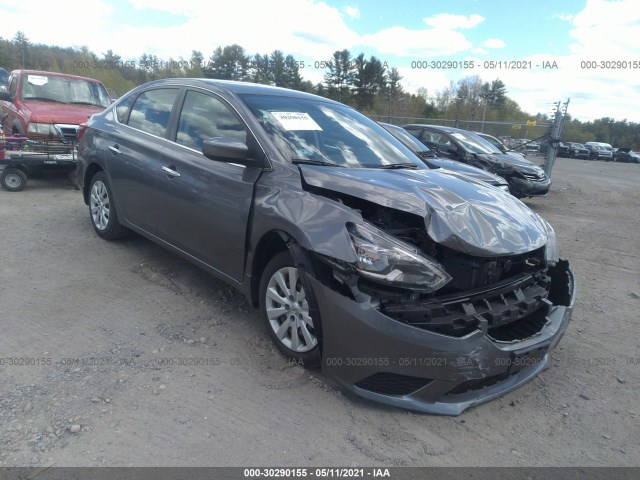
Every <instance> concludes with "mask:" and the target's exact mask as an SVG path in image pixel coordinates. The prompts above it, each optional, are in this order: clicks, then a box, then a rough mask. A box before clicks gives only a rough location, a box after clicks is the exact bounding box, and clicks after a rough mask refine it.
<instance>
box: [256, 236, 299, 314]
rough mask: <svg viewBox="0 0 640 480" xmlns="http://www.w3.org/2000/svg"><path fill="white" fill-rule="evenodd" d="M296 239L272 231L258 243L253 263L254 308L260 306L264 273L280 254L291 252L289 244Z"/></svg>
mask: <svg viewBox="0 0 640 480" xmlns="http://www.w3.org/2000/svg"><path fill="white" fill-rule="evenodd" d="M291 241H294V242H295V239H294V238H293V237H292V236H291V235H289V234H288V233H287V232H284V231H282V230H271V231H269V232H266V233H265V234H264V235H263V236H262V238H260V240H259V241H258V243H257V245H256V248H255V250H254V254H253V258H252V262H251V291H250V296H251V304H252V305H253V306H254V307H257V306H258V305H259V298H258V295H259V290H260V279H261V278H262V272H264V268H265V267H266V266H267V263H269V260H271V259H272V258H273V257H275V256H276V255H277V254H278V253H280V252H285V251H288V250H289V243H290V242H291Z"/></svg>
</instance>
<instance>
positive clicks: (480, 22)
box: [0, 0, 640, 122]
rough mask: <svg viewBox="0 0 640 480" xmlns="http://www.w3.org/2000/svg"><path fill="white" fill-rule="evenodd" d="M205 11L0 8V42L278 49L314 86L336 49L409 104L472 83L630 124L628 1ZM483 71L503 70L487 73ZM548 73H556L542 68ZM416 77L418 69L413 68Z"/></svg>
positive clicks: (582, 115) (258, 6) (121, 4)
mask: <svg viewBox="0 0 640 480" xmlns="http://www.w3.org/2000/svg"><path fill="white" fill-rule="evenodd" d="M45 5H46V6H45ZM204 5H205V4H204V3H203V2H201V1H195V0H116V1H110V2H108V1H103V0H82V1H75V0H57V1H56V2H54V3H52V4H47V3H43V2H42V1H41V0H20V1H15V0H0V19H1V20H0V35H1V36H2V37H4V38H13V36H14V35H15V33H16V31H18V30H22V31H23V32H24V33H25V34H26V35H27V37H28V38H29V39H30V40H31V41H32V42H33V43H44V44H49V45H58V46H64V47H66V46H83V45H86V46H88V47H89V49H91V50H92V51H94V52H95V53H97V54H101V53H104V52H106V51H107V50H112V51H114V52H115V53H117V54H119V55H120V56H122V57H123V59H137V58H139V57H140V55H141V54H142V53H143V52H146V53H150V54H155V55H157V56H158V57H160V58H161V59H168V58H169V57H170V56H171V57H173V58H174V59H178V58H180V57H182V58H185V59H188V58H189V57H190V55H191V51H192V50H200V51H201V52H203V54H204V55H205V58H208V57H209V56H210V55H211V53H212V52H213V50H214V49H215V48H216V47H217V46H224V45H230V44H233V43H237V44H239V45H241V46H242V47H244V48H245V50H246V51H247V53H249V54H251V55H253V54H255V53H260V54H264V53H270V52H271V51H273V50H276V49H279V50H282V51H283V52H284V53H285V54H291V55H293V56H294V57H295V58H296V60H299V61H303V62H304V63H305V68H304V69H303V70H302V71H301V74H302V76H303V77H304V78H305V79H307V80H311V81H312V82H314V83H316V82H319V81H322V78H323V74H324V70H322V69H320V68H318V69H316V68H315V66H316V62H319V61H321V60H327V59H328V58H330V57H331V55H332V53H333V52H334V51H336V50H342V49H345V48H346V49H348V50H349V51H350V52H351V53H352V55H353V56H356V55H358V54H359V53H361V52H362V53H364V54H365V55H366V57H367V58H368V57H369V56H370V55H375V56H376V57H378V58H379V59H380V60H381V61H383V62H387V64H388V66H389V67H393V66H395V67H397V68H398V69H399V70H400V73H401V74H402V76H403V81H402V83H403V85H404V87H405V88H406V89H407V90H409V91H412V92H415V91H416V90H417V89H418V88H420V87H423V88H426V89H427V90H428V92H429V94H430V95H433V94H435V93H436V91H438V90H440V89H442V88H443V87H445V86H447V85H448V84H449V82H450V81H456V80H458V79H460V78H462V77H465V76H469V75H479V76H480V77H481V78H482V79H483V80H487V81H490V80H494V79H496V78H500V79H501V80H502V81H503V82H504V83H505V84H506V86H507V90H508V95H509V96H510V97H511V98H513V99H514V100H516V101H517V102H518V103H519V104H520V106H521V107H522V108H523V109H524V110H526V111H528V112H531V113H536V112H542V113H545V112H548V111H549V109H550V104H551V103H552V102H555V101H557V100H562V101H565V100H566V99H567V98H569V97H570V98H571V103H570V105H569V113H571V114H572V116H573V117H574V118H579V119H580V120H583V121H585V120H592V119H594V118H600V117H604V116H608V117H613V118H615V119H618V120H622V119H627V120H629V121H634V122H640V109H639V108H638V102H637V100H638V97H639V96H640V95H639V94H640V41H639V40H638V39H640V2H639V1H638V0H565V1H562V2H558V1H552V0H537V1H535V2H514V1H512V0H505V1H502V0H495V1H489V0H449V1H447V2H442V1H438V2H436V1H431V2H429V1H424V0H422V1H413V0H399V1H388V0H385V1H378V0H372V1H365V0H354V1H341V0H325V1H316V0H282V1H270V2H268V1H263V2H259V1H255V2H254V1H248V0H233V1H231V2H224V3H222V2H220V3H219V4H218V5H220V7H218V8H216V7H215V6H214V5H216V3H214V2H211V3H210V6H208V7H204ZM464 60H467V61H469V60H473V61H474V68H473V69H466V70H465V69H463V68H460V67H459V68H455V64H453V65H452V64H449V65H448V66H451V67H454V68H449V69H446V68H444V69H443V68H440V69H438V68H435V69H434V68H430V67H431V66H432V64H431V63H416V62H432V61H433V62H442V61H459V62H460V61H464ZM486 61H502V62H503V63H502V66H501V67H499V66H498V65H496V66H495V68H490V66H489V64H488V63H486V64H485V62H486ZM511 61H524V62H527V63H525V65H526V66H527V67H528V66H529V63H528V62H531V63H530V65H531V68H527V69H524V70H513V69H509V68H506V66H507V65H506V62H511ZM585 61H593V62H611V61H618V62H619V63H618V64H617V65H616V64H615V63H614V64H613V66H618V67H624V64H623V63H620V61H621V62H625V61H626V62H628V65H627V68H611V64H608V63H605V64H604V65H602V67H603V68H597V69H587V68H584V67H585V66H586V65H582V64H581V63H582V62H585ZM634 61H635V62H636V68H635V69H633V68H632V66H633V62H634ZM554 62H555V65H557V68H543V67H544V66H545V65H549V66H552V67H553V65H554ZM444 65H445V66H447V64H446V63H445V64H444ZM318 66H319V64H318ZM418 66H429V68H412V67H418ZM435 66H436V67H437V66H438V64H437V63H436V64H435ZM440 66H442V63H440ZM598 66H600V65H598ZM607 67H609V68H607Z"/></svg>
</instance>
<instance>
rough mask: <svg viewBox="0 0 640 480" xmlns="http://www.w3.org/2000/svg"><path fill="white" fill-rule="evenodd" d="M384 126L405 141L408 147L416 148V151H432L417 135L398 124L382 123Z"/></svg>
mask: <svg viewBox="0 0 640 480" xmlns="http://www.w3.org/2000/svg"><path fill="white" fill-rule="evenodd" d="M381 125H382V127H383V128H384V129H385V130H387V131H388V132H389V133H391V135H393V136H394V137H396V138H397V139H398V140H400V141H401V142H402V143H404V144H405V145H406V146H407V147H409V148H411V149H413V150H415V151H416V152H430V150H429V147H427V146H426V145H425V144H424V143H422V142H421V141H420V140H418V139H417V138H416V137H414V136H413V135H411V134H410V133H409V132H407V131H406V130H405V129H404V128H402V127H398V126H396V125H391V124H388V123H385V124H381Z"/></svg>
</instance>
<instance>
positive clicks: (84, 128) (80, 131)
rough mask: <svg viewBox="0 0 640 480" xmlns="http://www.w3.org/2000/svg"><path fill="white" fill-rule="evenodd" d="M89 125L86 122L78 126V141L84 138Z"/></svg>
mask: <svg viewBox="0 0 640 480" xmlns="http://www.w3.org/2000/svg"><path fill="white" fill-rule="evenodd" d="M88 126H89V125H87V124H86V123H81V124H80V126H79V127H78V141H80V140H82V136H83V135H84V132H86V131H87V127H88Z"/></svg>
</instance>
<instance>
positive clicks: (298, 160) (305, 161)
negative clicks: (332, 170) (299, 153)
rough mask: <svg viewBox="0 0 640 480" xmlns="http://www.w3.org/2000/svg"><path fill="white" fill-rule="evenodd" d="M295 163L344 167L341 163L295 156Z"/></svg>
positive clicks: (292, 161) (293, 161)
mask: <svg viewBox="0 0 640 480" xmlns="http://www.w3.org/2000/svg"><path fill="white" fill-rule="evenodd" d="M291 163H293V164H294V165H323V166H329V167H342V165H340V164H339V163H334V162H327V161H325V160H312V159H310V158H294V159H293V160H291Z"/></svg>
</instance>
